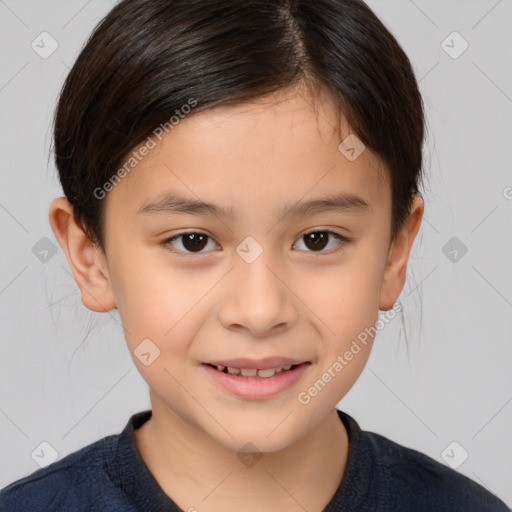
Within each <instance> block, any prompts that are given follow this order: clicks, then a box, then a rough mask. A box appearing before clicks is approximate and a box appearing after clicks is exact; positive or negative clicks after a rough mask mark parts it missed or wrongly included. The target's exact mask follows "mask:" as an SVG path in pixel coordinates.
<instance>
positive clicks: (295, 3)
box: [53, 0, 425, 251]
mask: <svg viewBox="0 0 512 512" xmlns="http://www.w3.org/2000/svg"><path fill="white" fill-rule="evenodd" d="M299 84H305V85H306V86H307V88H308V90H310V91H311V93H312V97H313V98H314V93H315V92H316V93H320V92H323V91H327V92H328V94H329V97H330V99H332V101H333V102H334V105H335V107H336V110H337V111H338V112H339V113H340V114H341V115H343V116H344V117H345V119H346V121H347V122H348V125H349V126H350V128H351V130H352V133H354V134H355V135H356V136H357V137H358V138H359V139H360V140H361V141H362V142H363V143H364V145H365V146H366V147H367V148H369V149H370V150H371V151H373V152H374V153H375V154H376V155H377V156H378V157H380V158H381V160H382V162H383V163H384V164H385V167H386V168H387V170H388V171H387V172H388V176H389V183H390V186H391V196H392V215H391V227H390V232H391V237H390V238H391V240H390V243H391V242H392V241H393V240H394V239H395V238H396V236H397V235H398V234H399V232H400V231H401V229H402V227H403V226H404V223H405V221H406V220H407V218H408V215H409V213H410V208H411V206H412V201H413V199H414V197H413V196H414V194H419V195H420V196H421V193H420V191H419V186H420V184H421V180H422V169H423V160H422V147H423V139H424V135H425V118H424V108H423V101H422V97H421V94H420V91H419V87H418V83H417V81H416V78H415V75H414V71H413V69H412V66H411V63H410V61H409V59H408V57H407V55H406V54H405V52H404V51H403V50H402V48H401V47H400V45H399V43H398V42H397V40H396V39H395V37H394V36H393V35H392V33H391V32H390V31H389V30H388V29H387V28H386V27H385V26H384V24H383V23H382V22H381V21H380V20H379V18H378V17H377V16H376V15H375V14H374V12H373V11H372V10H371V9H370V8H369V7H368V6H367V5H366V4H365V3H364V2H363V1H362V0H314V1H311V0H246V1H243V2H242V1H239V0H121V1H120V2H119V3H117V4H116V5H115V6H114V7H113V8H112V10H111V11H110V12H109V13H108V14H107V15H106V16H105V17H104V18H103V19H102V20H101V21H100V22H99V24H98V25H97V26H96V27H95V29H94V30H93V32H92V33H91V35H90V37H89V39H88V40H87V42H86V43H85V45H84V47H83V48H82V50H81V52H80V53H79V55H78V57H77V59H76V61H75V64H74V65H73V67H72V69H71V71H70V72H69V74H68V76H67V77H66V80H65V82H64V84H63V86H62V89H61V91H60V95H59V98H58V102H57V106H56V109H55V113H54V119H53V122H54V128H53V135H54V143H55V147H54V152H55V164H56V167H57V170H58V173H59V178H60V182H61V184H62V188H63V191H64V194H65V196H66V198H67V199H68V201H69V202H70V203H71V205H72V208H73V215H74V218H75V221H76V222H77V224H78V225H79V226H80V227H81V228H82V230H83V231H84V232H85V233H86V234H87V236H88V237H89V238H90V240H91V241H93V242H94V243H96V244H97V246H98V247H100V248H101V249H102V250H103V251H105V222H104V207H105V203H104V201H103V197H102V196H98V195H97V194H96V193H95V191H96V190H98V189H99V188H101V187H103V186H104V185H105V184H107V183H109V182H112V180H113V179H114V178H118V176H117V175H116V173H118V172H119V169H120V168H121V167H122V165H123V162H125V160H126V159H127V157H128V156H129V154H130V152H131V151H132V150H133V149H134V148H136V147H138V146H139V145H140V144H141V143H142V142H143V141H144V140H145V139H147V138H148V137H151V136H152V134H155V133H156V130H155V129H157V127H159V126H162V125H166V126H169V119H170V118H172V117H173V116H175V115H176V114H178V113H179V112H181V111H182V110H183V111H184V110H185V107H184V106H185V105H187V106H188V105H190V104H191V100H192V101H193V102H194V109H193V111H192V112H190V114H188V115H194V113H196V112H200V111H203V110H206V109H208V108H211V107H213V106H216V105H222V104H223V105H227V104H231V105H236V104H241V103H244V102H248V101H250V100H255V99H258V98H260V97H263V96H265V95H268V94H272V93H276V92H278V91H280V90H282V89H286V88H290V87H293V86H297V85H299ZM171 128H172V127H171ZM166 131H167V130H166Z"/></svg>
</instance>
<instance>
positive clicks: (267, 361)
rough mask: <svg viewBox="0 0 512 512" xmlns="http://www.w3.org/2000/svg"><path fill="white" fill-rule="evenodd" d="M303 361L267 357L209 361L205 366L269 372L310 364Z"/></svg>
mask: <svg viewBox="0 0 512 512" xmlns="http://www.w3.org/2000/svg"><path fill="white" fill-rule="evenodd" d="M308 362H309V361H305V360H303V359H291V358H289V357H265V358H264V359H248V358H244V357H241V358H237V359H222V360H217V361H208V362H206V363H205V364H211V365H213V366H228V367H230V368H254V369H257V370H268V369H269V368H282V367H283V366H288V365H294V364H301V363H308Z"/></svg>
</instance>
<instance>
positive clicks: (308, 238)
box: [304, 231, 329, 250]
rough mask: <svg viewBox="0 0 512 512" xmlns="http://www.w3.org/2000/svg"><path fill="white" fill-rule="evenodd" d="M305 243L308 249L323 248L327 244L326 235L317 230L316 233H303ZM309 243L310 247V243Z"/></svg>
mask: <svg viewBox="0 0 512 512" xmlns="http://www.w3.org/2000/svg"><path fill="white" fill-rule="evenodd" d="M304 238H305V244H306V246H307V247H308V249H320V250H321V249H323V248H324V247H325V246H326V245H327V241H328V238H329V237H328V236H327V233H325V232H324V231H318V232H316V233H309V234H308V235H304ZM309 244H311V247H310V245H309Z"/></svg>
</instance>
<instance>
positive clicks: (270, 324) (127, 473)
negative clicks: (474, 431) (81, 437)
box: [0, 0, 507, 512]
mask: <svg viewBox="0 0 512 512" xmlns="http://www.w3.org/2000/svg"><path fill="white" fill-rule="evenodd" d="M54 125H55V126H54V140H55V158H56V166H57V169H58V171H59V175H60V180H61V183H62V187H63V190H64V193H65V196H66V197H65V198H64V197H62V198H58V199H55V200H54V201H53V202H52V204H51V207H50V212H49V219H50V223H51V226H52V229H53V232H54V234H55V236H56V238H57V240H58V242H59V244H60V246H61V248H62V250H63V251H64V253H65V255H66V258H67V260H68V262H69V265H70V268H71V270H72V272H73V275H74V277H75V279H76V281H77V284H78V286H79V287H80V290H81V298H82V301H83V303H84V305H85V306H86V307H87V308H89V309H90V310H93V311H97V312H108V311H111V310H112V309H117V310H118V312H119V316H120V318H121V321H122V324H123V329H124V332H125V337H126V341H127V344H128V347H129V349H130V352H131V354H132V356H133V361H134V364H135V365H136V366H137V368H138V370H139V371H140V373H141V375H142V377H143V378H144V379H145V380H146V382H147V383H148V385H149V388H150V398H151V410H148V411H142V412H139V413H137V414H135V415H133V416H132V417H131V418H130V420H129V421H128V423H127V425H126V427H125V428H124V430H123V431H122V432H121V433H120V434H119V435H111V436H108V437H105V438H103V439H101V440H98V441H97V442H95V443H92V444H90V445H89V446H86V447H84V448H82V449H80V450H78V451H76V452H74V453H72V454H70V455H68V456H66V457H64V458H63V459H61V460H59V461H56V462H54V463H53V464H51V465H50V466H48V467H46V468H43V469H40V470H38V471H36V472H35V473H33V474H32V475H29V476H28V477H26V478H23V479H21V480H18V481H16V482H14V483H12V484H11V485H9V486H7V487H5V488H4V489H3V490H2V491H1V494H0V509H1V510H2V511H4V512H11V511H17V512H18V511H23V512H25V511H81V510H83V511H109V512H110V511H122V512H132V511H133V512H135V511H179V510H181V511H189V512H192V511H199V512H218V511H228V512H229V511H235V510H236V511H240V510H244V511H245V512H277V511H286V512H290V511H292V512H295V511H310V512H320V511H328V512H333V511H351V512H359V511H361V512H362V511H375V512H383V511H386V512H391V511H393V512H396V511H407V512H410V511H415V512H417V511H436V512H438V511H450V512H453V511H464V512H473V511H474V512H477V511H478V512H483V511H489V512H490V511H496V512H498V511H500V512H501V511H505V510H507V507H506V506H505V504H504V503H503V502H502V501H500V500H499V499H498V498H497V497H495V496H494V495H492V494H491V493H489V492H488V491H486V490H485V489H484V488H483V487H481V486H480V485H479V484H477V483H475V482H473V481H472V480H470V479H469V478H467V477H465V476H463V475H462V474H460V473H458V472H455V471H454V470H452V469H450V468H448V467H447V466H445V465H443V464H441V463H439V462H436V461H435V460H433V459H431V458H429V457H427V456H426V455H424V454H422V453H420V452H417V451H415V450H412V449H409V448H406V447H403V446H401V445H399V444H396V443H394V442H392V441H391V440H389V439H386V438H385V437H383V436H380V435H378V434H376V433H371V432H365V431H363V430H361V429H360V427H359V426H358V424H357V422H356V421H355V420H354V419H353V418H352V417H351V416H349V415H348V414H346V413H344V412H342V411H340V410H337V409H336V404H337V403H338V402H339V401H340V400H341V399H342V398H343V396H344V395H345V394H346V393H347V392H348V391H349V390H350V388H351V387H352V386H353V385H354V383H355V382H356V380H357V378H358V377H359V375H360V374H361V372H362V371H363V368H364V366H365V364H366V362H367V360H368V357H369V355H370V351H371V348H372V342H373V336H370V337H367V338H361V336H360V333H362V332H366V331H365V330H368V327H369V326H372V325H374V324H375V322H376V320H377V317H378V311H379V310H382V311H391V310H392V309H393V307H394V305H395V303H396V301H397V298H398V296H399V294H400V292H401V290H402V289H403V286H404V283H405V278H406V268H407V263H408V258H409V254H410V250H411V247H412V244H413V241H414V239H415V237H416V234H417V232H418V229H419V227H420V224H421V219H422V215H423V209H424V204H423V200H422V197H421V195H420V193H419V184H420V181H421V172H422V145H423V137H424V114H423V105H422V99H421V96H420V93H419V90H418V85H417V82H416V80H415V77H414V74H413V71H412V68H411V65H410V62H409V60H408V58H407V56H406V55H405V54H404V52H403V50H402V49H401V48H400V46H399V44H398V43H397V41H396V40H395V38H394V37H393V36H392V34H390V32H389V31H388V30H387V29H386V28H385V27H384V26H383V24H382V23H381V22H380V21H379V20H378V19H377V17H376V16H375V15H374V13H373V12H372V11H371V10H370V9H369V8H368V7H367V6H366V5H365V4H364V3H363V2H362V0H315V1H313V0H307V1H306V0H251V1H245V2H241V1H236V0H231V1H229V0H123V1H121V2H120V3H118V4H117V5H116V6H115V7H114V8H113V9H112V10H111V12H110V13H109V14H108V15H107V16H106V17H105V19H104V20H103V21H102V22H101V23H100V24H99V26H98V27H97V28H96V29H95V30H94V32H93V34H92V36H91V37H90V39H89V40H88V42H87V44H86V45H85V47H84V48H83V50H82V52H81V53H80V55H79V57H78V59H77V61H76V63H75V65H74V66H73V69H72V70H71V72H70V74H69V76H68V78H67V80H66V82H65V84H64V87H63V90H62V92H61V95H60V98H59V102H58V105H57V109H56V115H55V119H54ZM370 332H372V331H370ZM373 332H374V331H373ZM363 339H364V342H363V341H362V340H363Z"/></svg>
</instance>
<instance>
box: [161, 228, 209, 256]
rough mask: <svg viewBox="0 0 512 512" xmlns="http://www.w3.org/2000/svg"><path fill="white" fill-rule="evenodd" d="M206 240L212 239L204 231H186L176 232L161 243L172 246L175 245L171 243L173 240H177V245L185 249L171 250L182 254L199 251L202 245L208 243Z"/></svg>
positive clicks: (202, 247)
mask: <svg viewBox="0 0 512 512" xmlns="http://www.w3.org/2000/svg"><path fill="white" fill-rule="evenodd" d="M207 240H211V241H213V239H212V238H210V237H209V236H208V235H205V234H204V233H198V232H195V231H190V232H186V233H178V234H177V235H174V236H173V237H171V238H168V239H166V240H164V241H163V242H162V245H163V246H165V247H168V246H169V245H172V246H173V247H175V246H174V245H173V242H175V241H178V242H180V244H179V245H181V246H182V247H183V248H184V249H185V251H183V250H178V251H173V252H177V253H182V254H187V253H201V250H202V249H204V247H205V246H206V245H208V244H207V243H206V242H207ZM214 245H216V244H214ZM216 247H218V245H216ZM171 250H172V249H171ZM203 252H204V251H203Z"/></svg>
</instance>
